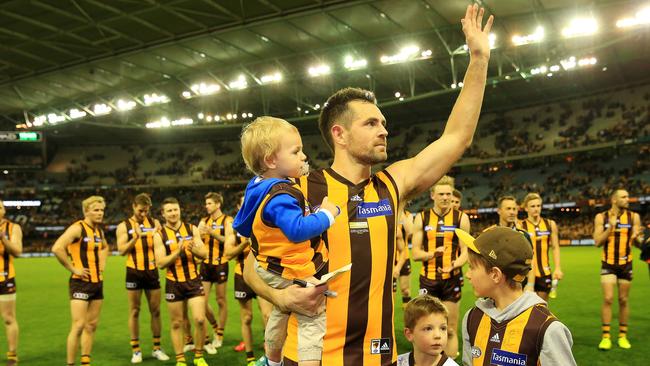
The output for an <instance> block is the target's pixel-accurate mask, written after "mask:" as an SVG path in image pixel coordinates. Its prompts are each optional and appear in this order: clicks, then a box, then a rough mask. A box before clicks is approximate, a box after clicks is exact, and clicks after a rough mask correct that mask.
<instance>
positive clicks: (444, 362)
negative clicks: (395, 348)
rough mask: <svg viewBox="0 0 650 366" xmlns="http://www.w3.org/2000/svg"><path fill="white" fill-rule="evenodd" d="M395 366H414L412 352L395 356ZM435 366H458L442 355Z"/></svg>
mask: <svg viewBox="0 0 650 366" xmlns="http://www.w3.org/2000/svg"><path fill="white" fill-rule="evenodd" d="M397 366H415V359H414V358H413V353H412V352H409V353H402V354H401V355H399V356H397ZM435 366H459V365H458V364H457V363H456V361H454V360H452V359H451V358H449V357H447V355H445V354H444V353H443V354H442V358H441V359H440V362H438V364H437V365H435Z"/></svg>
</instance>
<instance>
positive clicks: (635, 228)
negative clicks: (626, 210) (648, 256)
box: [631, 212, 644, 248]
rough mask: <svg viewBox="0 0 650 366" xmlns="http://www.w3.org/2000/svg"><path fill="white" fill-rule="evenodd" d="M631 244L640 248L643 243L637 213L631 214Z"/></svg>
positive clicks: (639, 219) (639, 217) (639, 218)
mask: <svg viewBox="0 0 650 366" xmlns="http://www.w3.org/2000/svg"><path fill="white" fill-rule="evenodd" d="M631 239H632V245H634V246H636V247H638V248H641V246H642V245H643V240H644V238H643V230H642V229H641V216H639V214H638V213H636V212H635V213H633V214H632V237H631Z"/></svg>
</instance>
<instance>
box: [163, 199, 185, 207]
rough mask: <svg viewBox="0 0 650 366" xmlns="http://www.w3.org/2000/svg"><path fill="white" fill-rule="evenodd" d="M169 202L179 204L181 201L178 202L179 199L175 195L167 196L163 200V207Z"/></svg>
mask: <svg viewBox="0 0 650 366" xmlns="http://www.w3.org/2000/svg"><path fill="white" fill-rule="evenodd" d="M168 203H174V204H177V205H179V204H180V203H178V200H177V199H176V198H174V197H167V198H165V199H164V200H163V201H162V205H161V207H164V206H165V205H166V204H168Z"/></svg>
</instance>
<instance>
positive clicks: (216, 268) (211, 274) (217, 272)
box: [201, 263, 228, 284]
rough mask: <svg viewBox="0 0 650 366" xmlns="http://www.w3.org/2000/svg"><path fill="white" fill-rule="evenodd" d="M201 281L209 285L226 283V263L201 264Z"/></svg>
mask: <svg viewBox="0 0 650 366" xmlns="http://www.w3.org/2000/svg"><path fill="white" fill-rule="evenodd" d="M201 280H202V281H205V282H211V283H218V284H221V283H226V282H227V281H228V263H223V264H217V265H214V264H208V263H201Z"/></svg>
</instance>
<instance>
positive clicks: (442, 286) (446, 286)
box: [420, 270, 463, 302]
mask: <svg viewBox="0 0 650 366" xmlns="http://www.w3.org/2000/svg"><path fill="white" fill-rule="evenodd" d="M462 281H463V277H462V276H461V275H460V271H457V270H454V274H453V275H452V276H451V277H450V278H448V279H446V280H431V279H428V278H426V277H423V276H420V295H422V294H429V295H431V296H435V297H437V298H439V299H440V301H449V302H458V301H460V297H461V293H462V291H461V290H462V285H461V282H462Z"/></svg>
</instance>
